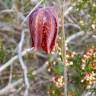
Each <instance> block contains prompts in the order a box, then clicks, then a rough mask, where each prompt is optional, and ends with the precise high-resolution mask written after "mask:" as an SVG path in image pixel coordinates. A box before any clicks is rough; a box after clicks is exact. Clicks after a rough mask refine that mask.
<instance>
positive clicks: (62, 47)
mask: <svg viewBox="0 0 96 96" xmlns="http://www.w3.org/2000/svg"><path fill="white" fill-rule="evenodd" d="M64 2H65V0H64V1H63V3H62V10H61V24H62V30H61V31H62V37H61V38H62V39H61V40H62V46H61V51H62V62H63V63H64V96H68V90H67V79H68V78H67V66H66V46H65V32H64V4H65V3H64Z"/></svg>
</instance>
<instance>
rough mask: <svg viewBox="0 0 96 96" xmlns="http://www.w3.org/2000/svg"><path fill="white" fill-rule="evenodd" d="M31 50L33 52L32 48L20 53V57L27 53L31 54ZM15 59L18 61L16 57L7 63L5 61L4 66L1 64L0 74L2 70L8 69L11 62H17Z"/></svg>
mask: <svg viewBox="0 0 96 96" xmlns="http://www.w3.org/2000/svg"><path fill="white" fill-rule="evenodd" d="M32 50H33V48H28V49H25V50H24V51H23V52H22V53H21V55H22V56H24V55H26V54H27V53H30V52H32ZM17 59H18V55H16V56H14V57H12V58H11V59H10V60H9V61H7V62H6V63H5V64H2V66H0V73H1V72H2V71H3V70H5V69H6V68H7V67H9V66H10V65H11V64H13V62H14V61H15V60H17Z"/></svg>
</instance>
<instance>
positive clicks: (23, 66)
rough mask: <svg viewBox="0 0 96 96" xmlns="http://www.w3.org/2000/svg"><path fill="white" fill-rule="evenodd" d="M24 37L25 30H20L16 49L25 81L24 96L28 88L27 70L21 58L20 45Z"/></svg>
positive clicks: (26, 94)
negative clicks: (19, 38)
mask: <svg viewBox="0 0 96 96" xmlns="http://www.w3.org/2000/svg"><path fill="white" fill-rule="evenodd" d="M24 37H25V31H22V34H21V40H20V43H19V44H18V50H17V51H18V58H19V61H20V64H21V67H22V69H23V72H24V82H25V86H26V87H25V88H26V90H25V94H24V96H28V90H29V80H28V76H27V73H28V70H27V67H26V65H25V64H24V62H23V58H22V55H21V51H22V47H23V44H24Z"/></svg>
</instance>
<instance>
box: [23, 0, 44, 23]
mask: <svg viewBox="0 0 96 96" xmlns="http://www.w3.org/2000/svg"><path fill="white" fill-rule="evenodd" d="M43 1H44V0H41V1H40V2H39V3H38V4H37V5H36V6H35V7H34V8H33V9H32V10H31V11H30V13H29V14H28V15H27V16H26V18H25V19H24V21H23V22H22V25H23V24H24V22H25V21H26V20H27V19H28V18H29V16H30V15H31V13H32V12H33V11H34V10H35V9H36V8H38V6H39V5H40V4H41V3H42V2H43Z"/></svg>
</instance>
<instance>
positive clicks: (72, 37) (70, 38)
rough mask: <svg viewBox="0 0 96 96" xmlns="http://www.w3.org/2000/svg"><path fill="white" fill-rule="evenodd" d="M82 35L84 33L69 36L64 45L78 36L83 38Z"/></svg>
mask: <svg viewBox="0 0 96 96" xmlns="http://www.w3.org/2000/svg"><path fill="white" fill-rule="evenodd" d="M84 34H85V32H84V31H80V32H78V33H75V34H73V35H71V36H70V37H68V38H67V39H66V43H70V42H71V41H72V40H74V39H76V38H78V37H79V36H83V35H84Z"/></svg>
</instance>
